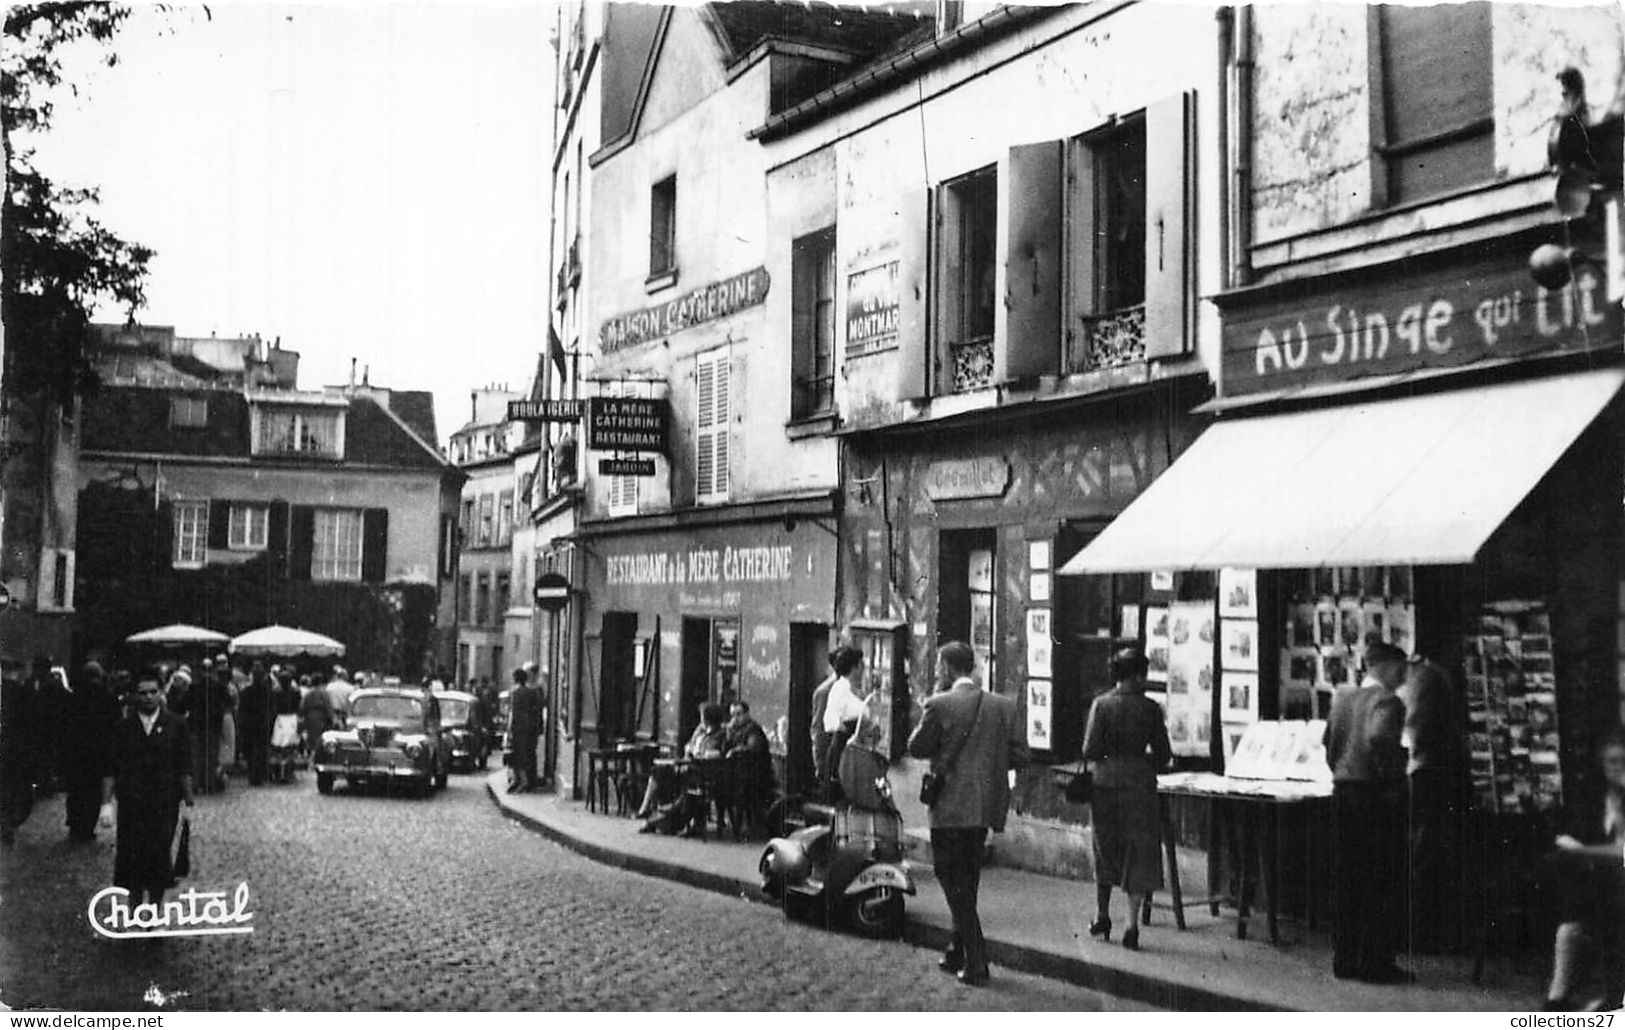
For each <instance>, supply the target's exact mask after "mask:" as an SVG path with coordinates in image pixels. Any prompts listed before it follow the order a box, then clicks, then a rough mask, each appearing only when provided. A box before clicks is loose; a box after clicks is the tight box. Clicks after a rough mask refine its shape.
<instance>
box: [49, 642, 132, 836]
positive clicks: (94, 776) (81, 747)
mask: <svg viewBox="0 0 1625 1030" xmlns="http://www.w3.org/2000/svg"><path fill="white" fill-rule="evenodd" d="M59 685H60V688H61V690H62V699H61V702H60V705H59V708H60V711H61V720H62V721H61V723H60V726H61V736H60V738H59V740H58V743H57V753H58V755H59V756H60V757H61V762H62V781H63V785H64V786H65V787H66V788H67V791H68V799H67V810H68V811H67V815H68V839H70V840H74V841H81V842H83V841H91V840H95V839H96V810H97V808H98V806H100V804H101V801H102V780H103V778H104V777H106V776H107V766H108V762H109V761H110V760H111V758H112V755H111V753H110V751H111V748H112V745H113V726H114V725H115V724H116V723H117V722H118V718H119V709H118V702H117V701H115V700H114V699H113V692H112V690H111V689H110V688H109V687H108V686H107V683H106V680H105V676H104V674H103V672H102V667H101V665H100V664H99V663H97V662H93V661H92V662H86V663H85V664H84V665H83V666H82V667H81V668H80V669H79V676H78V678H77V681H76V682H73V683H69V682H67V681H66V680H63V681H61V683H60V684H59Z"/></svg>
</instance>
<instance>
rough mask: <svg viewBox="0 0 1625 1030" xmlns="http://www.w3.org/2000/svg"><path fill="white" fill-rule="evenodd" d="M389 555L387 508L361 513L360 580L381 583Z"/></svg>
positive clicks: (372, 509)
mask: <svg viewBox="0 0 1625 1030" xmlns="http://www.w3.org/2000/svg"><path fill="white" fill-rule="evenodd" d="M388 557H389V509H388V508H368V509H367V510H366V511H364V512H362V513H361V581H362V582H363V583H382V582H383V581H384V576H385V574H386V573H385V570H386V569H387V568H388Z"/></svg>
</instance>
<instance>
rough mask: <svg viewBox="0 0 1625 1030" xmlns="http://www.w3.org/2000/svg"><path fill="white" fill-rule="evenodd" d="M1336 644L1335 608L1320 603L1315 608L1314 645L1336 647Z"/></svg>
mask: <svg viewBox="0 0 1625 1030" xmlns="http://www.w3.org/2000/svg"><path fill="white" fill-rule="evenodd" d="M1337 644H1338V639H1337V609H1336V608H1334V607H1333V606H1331V605H1330V604H1322V605H1320V606H1318V607H1316V608H1315V639H1314V645H1315V646H1316V647H1336V646H1337Z"/></svg>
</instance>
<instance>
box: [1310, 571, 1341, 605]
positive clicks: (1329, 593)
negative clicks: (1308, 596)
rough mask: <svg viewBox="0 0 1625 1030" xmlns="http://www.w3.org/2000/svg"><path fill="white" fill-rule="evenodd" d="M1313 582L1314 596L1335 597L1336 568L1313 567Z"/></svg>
mask: <svg viewBox="0 0 1625 1030" xmlns="http://www.w3.org/2000/svg"><path fill="white" fill-rule="evenodd" d="M1314 582H1315V596H1316V597H1322V598H1324V597H1336V596H1337V570H1336V569H1333V568H1329V567H1327V566H1321V567H1320V568H1318V569H1315V570H1314Z"/></svg>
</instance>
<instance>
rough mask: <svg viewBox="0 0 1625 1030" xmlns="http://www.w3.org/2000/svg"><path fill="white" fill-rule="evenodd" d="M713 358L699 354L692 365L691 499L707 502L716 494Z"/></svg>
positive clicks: (715, 404)
mask: <svg viewBox="0 0 1625 1030" xmlns="http://www.w3.org/2000/svg"><path fill="white" fill-rule="evenodd" d="M716 373H717V363H716V357H715V356H714V355H710V354H702V355H700V356H699V357H698V358H696V359H695V361H694V399H695V405H696V410H695V415H694V496H695V498H696V499H701V498H709V497H711V496H713V495H714V494H715V493H716V489H717V487H716V484H717V454H716V429H715V426H716V418H717V415H716V411H717V381H716Z"/></svg>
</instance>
